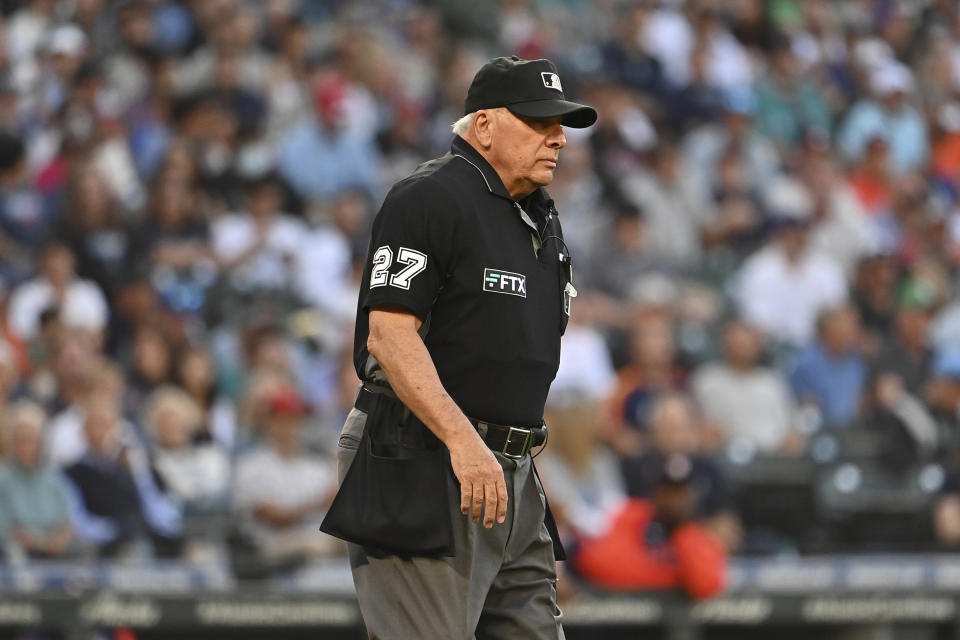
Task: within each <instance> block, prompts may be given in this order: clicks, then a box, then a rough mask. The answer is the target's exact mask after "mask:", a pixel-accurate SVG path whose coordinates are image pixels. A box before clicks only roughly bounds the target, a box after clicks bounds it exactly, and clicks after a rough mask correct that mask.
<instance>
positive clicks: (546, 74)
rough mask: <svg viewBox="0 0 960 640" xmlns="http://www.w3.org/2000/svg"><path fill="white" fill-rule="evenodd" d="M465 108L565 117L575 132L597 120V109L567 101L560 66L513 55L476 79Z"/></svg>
mask: <svg viewBox="0 0 960 640" xmlns="http://www.w3.org/2000/svg"><path fill="white" fill-rule="evenodd" d="M464 107H465V108H464V114H467V113H473V112H474V111H477V110H479V109H493V108H496V107H506V108H507V109H509V110H510V111H512V112H513V113H515V114H517V115H521V116H527V117H529V118H552V117H555V116H563V121H562V123H563V125H564V126H567V127H573V128H575V129H582V128H584V127H589V126H590V125H592V124H593V123H594V122H596V121H597V112H596V110H595V109H594V108H593V107H588V106H587V105H585V104H579V103H577V102H570V101H569V100H567V98H566V96H565V95H564V93H563V87H562V85H561V84H560V76H559V75H557V67H556V66H555V65H554V64H553V63H552V62H550V61H549V60H546V59H540V60H523V59H521V58H518V57H517V56H510V57H509V58H506V57H502V58H494V59H493V60H490V61H489V62H487V63H486V64H485V65H483V66H482V67H480V70H479V71H477V74H476V75H475V76H474V77H473V82H471V83H470V88H469V89H468V90H467V99H466V102H465V104H464Z"/></svg>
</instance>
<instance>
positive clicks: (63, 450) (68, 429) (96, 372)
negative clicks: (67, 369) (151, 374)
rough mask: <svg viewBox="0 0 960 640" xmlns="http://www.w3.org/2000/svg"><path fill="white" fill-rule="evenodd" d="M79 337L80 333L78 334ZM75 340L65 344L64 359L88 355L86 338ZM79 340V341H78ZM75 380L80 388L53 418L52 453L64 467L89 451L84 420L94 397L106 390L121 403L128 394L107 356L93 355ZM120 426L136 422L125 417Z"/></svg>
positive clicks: (51, 456) (125, 428) (128, 428)
mask: <svg viewBox="0 0 960 640" xmlns="http://www.w3.org/2000/svg"><path fill="white" fill-rule="evenodd" d="M78 337H79V336H78ZM69 340H71V341H73V342H72V343H69V342H68V343H67V345H65V346H64V352H63V355H62V356H61V357H62V358H63V359H64V360H69V359H73V358H81V357H84V353H83V351H82V349H83V348H84V347H83V345H84V344H85V343H84V342H83V341H82V339H80V340H76V338H74V337H71V338H69ZM74 340H75V341H74ZM76 376H77V377H76V378H75V379H72V380H71V382H72V383H73V384H75V385H77V387H78V388H79V390H78V391H76V394H77V395H75V396H71V397H72V400H71V402H70V403H69V404H67V405H66V406H63V407H62V408H61V409H60V411H58V412H57V413H56V414H54V415H53V417H52V418H51V419H50V429H49V433H50V435H49V438H48V445H49V454H50V459H51V460H52V461H53V462H54V463H56V464H57V465H59V466H61V467H65V466H68V465H71V464H73V463H74V462H76V461H77V460H79V459H80V458H82V457H83V456H84V455H85V454H86V453H87V448H88V442H87V436H86V430H85V429H84V421H85V419H86V412H87V410H88V404H89V402H90V400H91V398H96V397H97V396H99V395H101V394H104V395H108V396H110V397H112V398H113V399H114V402H116V403H118V405H119V403H121V402H122V400H123V395H124V385H125V379H124V376H123V372H122V371H121V369H120V368H119V367H117V365H115V364H114V363H113V362H110V361H109V360H106V359H104V358H100V359H98V358H95V357H92V356H91V362H90V363H89V365H87V367H86V368H84V369H83V370H82V371H78V372H77V374H76ZM121 421H122V424H121V425H120V429H121V430H123V431H124V432H126V431H129V430H132V429H133V426H132V425H131V424H130V423H129V422H126V421H125V420H122V418H121Z"/></svg>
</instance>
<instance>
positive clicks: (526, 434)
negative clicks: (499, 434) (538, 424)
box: [500, 427, 533, 460]
mask: <svg viewBox="0 0 960 640" xmlns="http://www.w3.org/2000/svg"><path fill="white" fill-rule="evenodd" d="M514 433H522V434H523V445H522V446H521V447H520V450H521V451H524V450H525V449H527V445H528V444H530V438H532V437H533V430H532V429H521V428H520V427H510V428H509V431H507V440H506V442H504V443H503V449H501V450H500V453H501V454H503V455H504V456H506V457H508V458H510V459H511V460H520V459H522V458H523V456H525V455H526V451H524V453H522V454H520V455H516V454H512V453H507V449H508V448H509V447H510V444H511V442H512V441H513V434H514Z"/></svg>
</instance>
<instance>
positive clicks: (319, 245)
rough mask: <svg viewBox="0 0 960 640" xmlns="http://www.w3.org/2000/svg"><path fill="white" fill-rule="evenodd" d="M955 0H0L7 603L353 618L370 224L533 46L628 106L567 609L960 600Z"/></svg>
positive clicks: (782, 632) (162, 624)
mask: <svg viewBox="0 0 960 640" xmlns="http://www.w3.org/2000/svg"><path fill="white" fill-rule="evenodd" d="M958 5H960V3H958V2H956V1H955V0H900V1H896V0H836V1H828V0H804V1H800V0H726V1H721V0H638V1H626V0H593V1H588V0H501V1H499V2H494V1H491V2H473V1H470V0H430V1H426V0H425V1H423V2H416V1H415V0H325V1H324V0H314V1H310V0H299V1H298V0H267V1H265V2H245V1H243V0H129V1H127V0H125V1H113V0H4V1H3V2H2V5H0V6H2V9H0V336H2V339H0V458H2V460H3V464H2V467H0V544H2V551H3V553H2V556H0V638H4V639H6V638H11V639H12V638H17V639H22V640H55V639H61V638H62V639H64V640H81V639H82V640H90V639H92V638H97V639H101V640H105V639H110V640H143V639H150V638H169V637H178V638H180V637H182V638H190V637H204V638H211V637H216V638H221V637H222V638H246V637H283V638H299V637H304V638H305V637H308V636H309V637H311V638H317V637H322V638H359V637H362V636H361V632H360V629H361V623H360V620H359V617H358V613H357V610H356V606H355V604H353V600H352V598H351V595H350V594H351V590H352V583H351V581H350V576H349V570H348V567H347V565H346V561H345V558H344V553H345V549H344V547H343V545H342V544H341V543H340V542H339V541H337V540H335V539H332V538H328V537H324V536H323V535H322V534H320V533H319V532H318V531H317V528H316V527H317V524H318V522H319V521H320V519H322V517H323V514H324V512H325V509H326V507H327V506H328V505H329V503H330V500H331V499H332V496H333V494H334V491H335V486H336V469H335V462H334V458H333V454H334V450H335V446H336V441H337V433H338V430H339V428H340V426H341V424H342V421H343V418H344V416H345V415H346V413H347V411H348V410H349V408H350V406H351V405H352V402H353V397H354V394H355V392H356V388H357V384H358V381H357V379H356V376H355V373H354V371H353V367H352V363H351V350H352V338H353V329H352V325H353V318H354V314H355V305H356V299H357V287H358V282H359V279H360V278H359V276H360V272H361V270H362V266H363V262H364V259H365V256H366V249H367V242H368V232H369V227H370V223H371V221H372V218H373V216H374V214H375V213H376V210H377V208H378V207H379V204H380V202H381V201H382V199H383V197H384V195H385V194H386V192H387V190H388V189H389V186H390V185H391V184H392V183H393V182H394V181H395V180H397V179H399V178H401V177H403V176H405V175H406V174H408V173H409V172H410V171H412V170H413V169H414V168H415V167H416V166H417V164H419V163H420V162H422V161H424V160H426V159H429V158H432V157H436V156H438V155H441V154H443V153H445V152H446V151H447V150H448V149H449V144H450V141H451V137H452V134H451V132H450V125H451V124H452V123H453V122H454V121H455V120H456V119H457V118H458V117H459V116H460V115H462V108H463V98H464V95H465V92H466V88H467V86H468V84H469V83H470V80H471V79H472V77H473V74H474V73H475V72H476V70H477V69H478V68H479V67H480V65H481V64H482V63H483V62H484V61H486V60H487V59H488V58H489V57H492V56H495V55H510V54H517V55H519V56H521V57H525V58H540V57H549V58H550V59H551V60H553V61H554V62H556V64H557V65H558V67H559V69H560V76H561V78H562V79H563V84H564V88H565V91H566V94H567V97H568V98H572V99H575V100H579V101H582V102H586V103H588V104H591V105H593V106H595V107H596V108H597V110H598V111H599V113H600V119H599V121H598V123H597V124H596V125H595V126H593V127H591V128H589V129H585V130H567V131H566V134H567V139H568V145H567V148H566V149H565V150H564V151H563V153H562V154H561V160H560V165H559V167H558V169H557V174H556V179H555V181H554V183H553V185H551V187H550V189H549V190H550V193H551V195H552V197H553V198H554V199H555V200H556V202H557V208H558V210H559V211H560V215H561V220H562V222H563V225H564V229H565V234H566V242H567V244H568V246H569V247H570V249H571V252H572V255H573V260H574V282H575V284H576V286H577V288H578V290H579V293H580V295H579V297H578V298H577V299H576V300H575V302H574V305H573V313H572V320H571V324H570V327H569V328H568V330H567V333H566V335H565V337H564V339H563V352H562V360H561V366H560V371H559V373H558V375H557V379H556V381H555V383H554V385H553V389H552V391H551V395H550V401H549V406H548V415H547V421H548V424H549V428H550V434H551V436H550V442H549V446H548V447H547V448H546V450H545V451H544V452H543V453H542V455H541V456H539V457H538V459H537V463H538V465H539V467H540V470H541V475H542V478H543V482H544V485H545V487H546V489H547V492H548V495H549V497H550V500H551V505H552V506H553V509H554V511H555V513H556V514H557V517H558V520H559V524H560V527H561V530H562V534H563V536H564V539H565V541H566V543H567V546H568V548H569V549H570V551H571V556H572V560H571V561H570V562H568V563H565V565H562V566H561V572H562V575H561V580H560V583H559V589H560V594H561V599H562V603H563V608H564V609H565V611H566V612H567V629H568V632H567V634H568V637H570V638H619V637H624V638H626V637H631V638H634V637H643V638H648V637H649V638H668V639H670V640H681V639H687V640H689V639H696V638H770V637H776V638H810V637H815V634H816V637H823V638H842V639H847V638H855V639H860V638H863V639H873V638H876V639H885V640H889V639H906V640H925V639H928V638H929V639H933V638H960V598H958V594H960V591H958V590H960V559H958V558H955V557H954V556H952V555H951V553H952V552H953V551H954V550H955V549H956V548H957V546H958V545H960V303H958V302H957V301H956V300H957V296H956V293H957V291H958V287H960V281H958V277H957V275H958V266H960V6H958ZM664 524H666V526H660V525H664ZM681 529H682V530H684V531H687V532H689V531H695V533H696V535H691V536H686V537H685V538H684V542H683V543H681V542H679V541H678V540H679V539H678V538H675V537H674V534H676V533H677V532H678V531H679V530H681ZM685 554H686V555H685ZM704 554H706V555H704ZM631 562H633V564H631ZM684 562H688V564H689V565H690V566H687V565H685V564H684ZM691 566H692V567H693V569H691ZM704 567H707V569H709V570H707V569H704ZM707 574H709V575H707ZM651 588H656V589H655V590H654V591H651V590H650V589H651ZM718 593H720V595H719V596H717V597H715V598H714V599H711V600H706V601H703V602H699V603H698V601H699V600H700V599H702V598H704V597H706V596H711V595H714V596H716V595H717V594H718Z"/></svg>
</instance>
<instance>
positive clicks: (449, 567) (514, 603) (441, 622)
mask: <svg viewBox="0 0 960 640" xmlns="http://www.w3.org/2000/svg"><path fill="white" fill-rule="evenodd" d="M366 418H367V416H366V414H365V413H363V412H362V411H358V410H357V409H353V410H352V411H351V412H350V415H349V416H347V421H346V423H345V424H344V426H343V431H342V432H341V434H340V446H339V448H338V450H337V458H338V463H339V471H340V481H341V482H342V481H343V477H344V475H345V474H346V472H347V469H348V468H349V467H350V463H351V462H352V461H353V457H354V455H355V454H356V450H357V445H358V443H359V441H360V436H361V435H362V433H363V428H364V424H365V423H366ZM497 459H498V460H499V461H500V465H501V466H502V467H503V475H504V479H505V480H506V484H507V494H508V496H509V502H508V508H507V518H506V520H505V521H504V522H503V523H502V524H495V525H494V526H493V528H492V529H485V528H484V527H483V524H482V522H481V523H476V524H474V523H473V522H472V521H471V520H470V519H469V517H467V516H459V517H457V518H456V520H455V521H454V527H453V540H454V549H455V551H456V555H455V556H454V557H450V558H439V559H437V558H412V559H401V558H398V557H396V556H387V557H384V558H375V557H372V556H368V555H367V554H366V553H365V551H364V549H363V547H361V546H359V545H355V544H350V545H348V546H349V550H350V566H351V568H352V570H353V582H354V584H355V585H356V587H357V598H358V599H359V601H360V611H361V613H362V614H363V620H364V623H365V624H366V626H367V631H368V632H369V634H370V637H371V638H374V639H376V640H390V639H394V638H396V639H397V640H412V639H414V638H416V639H423V640H434V639H435V640H471V639H474V638H475V639H477V640H485V639H490V640H494V639H495V640H511V639H514V638H516V639H518V640H519V639H523V640H562V639H563V637H564V636H563V629H562V628H561V626H560V615H561V614H560V609H559V607H557V589H556V582H557V572H556V564H555V563H554V560H553V544H552V542H551V540H550V534H549V533H548V532H547V527H546V525H544V523H543V517H544V513H545V506H544V505H545V500H544V496H543V489H542V488H541V487H540V483H539V482H537V479H536V476H535V475H534V473H533V467H532V463H531V462H530V456H527V457H525V458H524V459H523V460H511V459H509V458H506V457H503V456H501V455H499V454H497ZM450 475H451V476H452V474H450ZM448 483H449V486H448V487H447V494H448V498H449V502H450V509H452V510H453V512H454V513H457V514H459V513H460V487H459V486H458V485H457V483H456V481H455V480H454V479H453V478H452V477H451V478H450V480H449V481H448ZM424 499H429V497H427V496H424Z"/></svg>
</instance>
